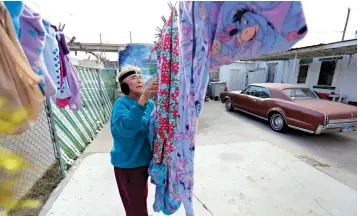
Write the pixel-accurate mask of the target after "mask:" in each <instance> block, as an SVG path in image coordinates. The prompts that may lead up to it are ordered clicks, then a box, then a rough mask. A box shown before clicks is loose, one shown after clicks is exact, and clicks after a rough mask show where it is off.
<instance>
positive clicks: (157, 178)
mask: <svg viewBox="0 0 358 216" xmlns="http://www.w3.org/2000/svg"><path fill="white" fill-rule="evenodd" d="M177 17H178V15H177V11H176V10H175V9H173V10H172V11H171V16H170V18H169V19H168V22H167V23H166V26H165V27H164V29H163V34H162V35H161V38H160V39H159V41H158V42H157V44H156V46H155V51H156V52H157V59H158V71H157V73H158V79H159V92H158V103H157V104H160V106H159V107H157V108H156V109H154V110H153V112H152V116H151V120H152V121H151V123H150V131H151V133H150V135H149V140H150V141H151V143H153V144H152V148H153V160H152V161H151V163H150V165H149V175H150V177H151V182H152V183H153V184H155V185H156V192H155V203H154V205H153V208H154V211H156V212H160V211H163V213H164V214H167V215H168V214H172V213H174V212H175V211H176V210H177V209H178V208H179V207H180V204H181V201H180V199H179V193H178V192H177V191H175V187H174V186H175V184H174V182H175V176H172V173H171V172H170V171H171V170H172V165H171V163H172V153H173V152H174V141H175V139H174V138H175V137H174V136H175V133H176V126H177V119H178V100H179V98H178V96H179V74H178V72H179V47H178V45H179V37H178V21H177ZM155 127H156V128H155ZM153 136H154V137H153Z"/></svg>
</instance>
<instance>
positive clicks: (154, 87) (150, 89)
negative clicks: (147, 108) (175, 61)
mask: <svg viewBox="0 0 358 216" xmlns="http://www.w3.org/2000/svg"><path fill="white" fill-rule="evenodd" d="M158 86H159V85H158V80H157V79H155V80H153V81H152V83H150V84H149V85H148V86H147V88H146V89H145V90H144V92H143V94H142V95H141V96H140V98H139V101H138V103H139V104H140V105H142V106H144V105H145V104H146V103H147V100H148V99H149V98H150V97H151V96H152V95H153V94H155V93H157V91H158Z"/></svg>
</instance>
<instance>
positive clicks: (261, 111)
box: [252, 87, 271, 118]
mask: <svg viewBox="0 0 358 216" xmlns="http://www.w3.org/2000/svg"><path fill="white" fill-rule="evenodd" d="M269 98H271V96H270V93H269V91H268V90H267V88H264V87H257V93H256V94H255V96H254V98H253V106H252V114H255V115H258V116H260V117H264V118H266V117H267V116H266V114H267V112H268V109H269V107H268V105H267V103H265V100H267V99H269Z"/></svg>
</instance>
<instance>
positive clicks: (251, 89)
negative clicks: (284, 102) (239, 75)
mask: <svg viewBox="0 0 358 216" xmlns="http://www.w3.org/2000/svg"><path fill="white" fill-rule="evenodd" d="M242 93H243V94H246V95H251V96H253V97H259V98H270V93H269V92H268V90H267V89H266V88H264V87H259V86H248V87H247V88H246V89H245V90H244V91H243V92H242Z"/></svg>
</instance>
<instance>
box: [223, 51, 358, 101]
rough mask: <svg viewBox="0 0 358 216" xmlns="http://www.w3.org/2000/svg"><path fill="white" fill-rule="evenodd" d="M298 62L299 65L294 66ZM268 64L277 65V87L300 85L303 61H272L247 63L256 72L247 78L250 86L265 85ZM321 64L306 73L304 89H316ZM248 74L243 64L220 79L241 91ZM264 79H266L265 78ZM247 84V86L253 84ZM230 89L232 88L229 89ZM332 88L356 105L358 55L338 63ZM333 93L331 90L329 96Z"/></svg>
mask: <svg viewBox="0 0 358 216" xmlns="http://www.w3.org/2000/svg"><path fill="white" fill-rule="evenodd" d="M295 62H296V64H295ZM269 63H277V68H276V74H275V80H274V82H275V83H291V84H297V77H298V73H299V70H300V60H299V59H296V60H294V59H291V60H287V61H271V62H255V63H247V69H248V70H256V72H249V74H248V76H250V78H249V80H248V81H249V82H250V83H252V82H253V83H259V82H262V81H263V80H264V81H266V77H267V72H268V65H267V64H269ZM321 65H322V62H321V61H319V58H314V59H313V61H312V63H310V64H309V67H308V71H307V78H306V83H305V85H306V86H307V87H309V88H312V87H313V86H314V85H317V83H318V79H319V73H320V70H321ZM231 69H236V73H239V74H238V75H236V76H233V75H232V73H231V72H230V71H231ZM245 74H246V65H245V63H244V62H239V63H233V64H231V65H226V66H222V67H221V68H220V69H219V79H220V80H221V81H225V82H227V83H228V88H229V89H230V90H242V88H243V86H244V85H243V84H242V83H244V80H245V79H247V78H245ZM232 77H234V79H239V81H238V82H236V81H235V82H234V83H233V82H231V84H230V80H232ZM263 77H264V78H263ZM250 83H248V84H250ZM229 85H230V86H229ZM332 86H334V87H336V90H335V92H336V93H338V94H339V93H340V91H341V89H342V93H343V94H345V95H347V96H348V101H355V102H356V101H357V55H353V56H343V59H340V60H338V61H337V66H336V70H335V72H334V77H333V81H332ZM330 91H331V90H329V92H330Z"/></svg>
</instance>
